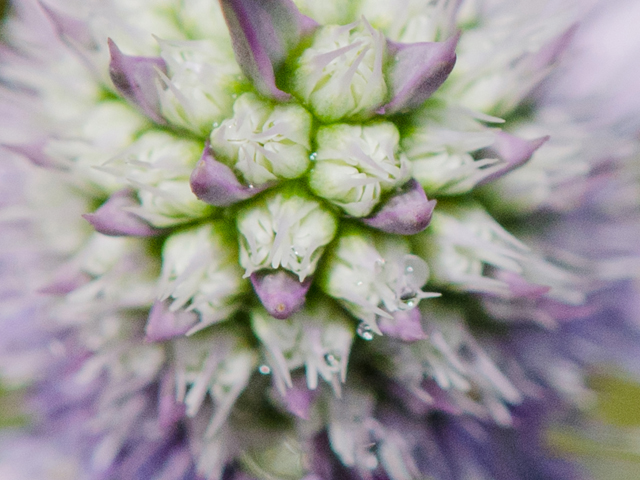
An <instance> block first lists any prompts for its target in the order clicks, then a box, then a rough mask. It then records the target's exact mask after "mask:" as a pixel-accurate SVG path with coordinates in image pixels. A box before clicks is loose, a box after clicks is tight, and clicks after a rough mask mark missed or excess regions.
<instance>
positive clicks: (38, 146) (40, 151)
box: [2, 141, 60, 168]
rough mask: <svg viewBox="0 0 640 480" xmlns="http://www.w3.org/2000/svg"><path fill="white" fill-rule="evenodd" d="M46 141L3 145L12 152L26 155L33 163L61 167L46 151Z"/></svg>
mask: <svg viewBox="0 0 640 480" xmlns="http://www.w3.org/2000/svg"><path fill="white" fill-rule="evenodd" d="M45 145H46V142H45V141H39V142H34V143H30V144H23V145H11V144H6V143H5V144H3V145H2V146H3V147H4V148H6V149H7V150H9V151H10V152H13V153H17V154H18V155H22V156H24V157H26V158H27V159H28V160H29V161H30V162H31V163H33V164H34V165H37V166H38V167H44V168H60V166H59V165H56V164H55V162H54V161H53V160H52V159H51V158H50V157H49V156H47V155H46V154H45V153H44V146H45Z"/></svg>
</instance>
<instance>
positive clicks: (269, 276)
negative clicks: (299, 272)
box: [251, 269, 312, 319]
mask: <svg viewBox="0 0 640 480" xmlns="http://www.w3.org/2000/svg"><path fill="white" fill-rule="evenodd" d="M311 280H312V278H311V277H307V278H306V279H305V280H304V282H300V281H299V280H298V277H296V276H295V275H294V274H293V273H291V272H288V271H286V270H282V269H279V270H261V271H259V272H254V273H252V274H251V284H252V285H253V288H254V290H255V291H256V293H257V294H258V297H259V298H260V301H261V302H262V305H263V306H264V308H266V310H267V312H269V315H271V316H272V317H274V318H279V319H285V318H289V317H290V316H291V315H292V314H294V313H295V312H297V311H298V310H300V309H301V308H302V306H303V305H304V302H305V299H306V295H307V291H308V290H309V287H310V286H311Z"/></svg>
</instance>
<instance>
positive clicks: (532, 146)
mask: <svg viewBox="0 0 640 480" xmlns="http://www.w3.org/2000/svg"><path fill="white" fill-rule="evenodd" d="M547 140H549V136H546V137H540V138H536V139H535V140H524V139H522V138H519V137H516V136H514V135H511V134H509V133H507V132H498V134H497V135H496V141H495V142H494V144H493V145H492V146H491V147H490V148H489V150H491V151H492V152H493V153H494V154H495V155H497V156H498V158H500V159H501V160H502V161H503V162H505V163H504V166H503V167H502V168H500V169H498V170H496V171H495V172H493V173H492V174H491V175H488V176H487V177H485V178H483V179H482V181H480V182H478V185H484V184H485V183H488V182H492V181H493V180H496V179H498V178H500V177H502V176H503V175H504V174H506V173H509V172H510V171H512V170H515V169H516V168H518V167H520V166H522V165H524V164H525V163H527V161H529V159H530V158H531V156H532V155H533V154H534V153H535V151H536V150H537V149H538V148H540V147H541V146H542V145H543V144H544V143H545V142H546V141H547Z"/></svg>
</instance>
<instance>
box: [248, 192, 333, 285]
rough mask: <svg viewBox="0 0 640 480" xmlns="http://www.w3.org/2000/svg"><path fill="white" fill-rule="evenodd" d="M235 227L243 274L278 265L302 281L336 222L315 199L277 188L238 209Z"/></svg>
mask: <svg viewBox="0 0 640 480" xmlns="http://www.w3.org/2000/svg"><path fill="white" fill-rule="evenodd" d="M237 227H238V231H239V233H240V235H241V237H240V264H241V265H242V267H244V268H245V269H246V273H245V275H244V276H245V277H248V276H250V275H251V274H252V273H253V272H255V271H256V270H261V269H263V268H272V269H275V268H279V267H281V268H284V269H285V270H289V271H291V272H293V273H295V274H296V275H298V278H299V279H300V281H303V280H304V279H305V278H306V277H307V276H309V275H311V274H312V273H313V272H314V271H315V269H316V265H317V263H318V260H320V256H321V255H322V251H323V250H324V246H325V245H327V244H328V243H329V242H330V241H331V240H332V239H333V236H334V235H335V233H336V228H337V222H336V219H335V218H334V217H333V215H331V214H330V213H329V212H328V211H327V210H326V209H325V208H324V207H322V205H321V204H320V203H319V202H317V201H315V200H311V199H309V198H307V197H303V196H300V195H298V194H295V193H292V192H291V191H281V192H275V193H273V194H271V195H268V196H266V197H264V198H262V199H261V200H260V201H259V202H256V203H255V204H253V205H251V206H249V207H248V208H245V209H244V210H241V211H240V212H239V214H238V217H237Z"/></svg>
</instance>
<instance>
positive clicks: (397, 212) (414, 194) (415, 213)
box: [361, 179, 436, 235]
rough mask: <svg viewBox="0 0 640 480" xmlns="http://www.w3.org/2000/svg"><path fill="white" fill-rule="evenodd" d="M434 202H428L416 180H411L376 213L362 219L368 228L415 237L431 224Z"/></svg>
mask: <svg viewBox="0 0 640 480" xmlns="http://www.w3.org/2000/svg"><path fill="white" fill-rule="evenodd" d="M435 206H436V201H435V200H428V199H427V195H426V194H425V193H424V189H423V188H422V186H421V185H420V183H418V181H417V180H415V179H411V180H409V182H407V183H406V184H404V185H403V186H402V187H401V188H399V189H398V191H397V192H396V193H394V194H393V195H392V196H391V197H390V198H389V199H388V200H387V201H386V202H385V203H384V204H383V205H382V207H380V208H379V209H378V210H377V211H376V213H374V214H373V215H371V216H369V217H367V218H362V219H361V221H362V222H363V223H364V224H366V225H369V226H370V227H373V228H377V229H378V230H382V231H383V232H387V233H394V234H397V235H415V234H416V233H418V232H421V231H423V230H424V229H425V228H427V227H428V226H429V222H431V214H432V213H433V209H434V208H435Z"/></svg>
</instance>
